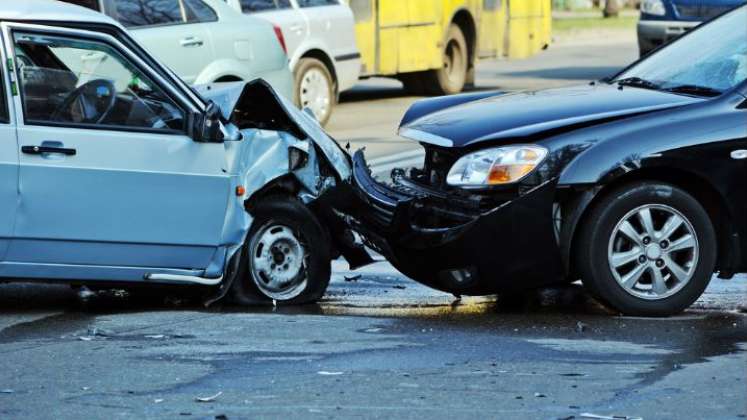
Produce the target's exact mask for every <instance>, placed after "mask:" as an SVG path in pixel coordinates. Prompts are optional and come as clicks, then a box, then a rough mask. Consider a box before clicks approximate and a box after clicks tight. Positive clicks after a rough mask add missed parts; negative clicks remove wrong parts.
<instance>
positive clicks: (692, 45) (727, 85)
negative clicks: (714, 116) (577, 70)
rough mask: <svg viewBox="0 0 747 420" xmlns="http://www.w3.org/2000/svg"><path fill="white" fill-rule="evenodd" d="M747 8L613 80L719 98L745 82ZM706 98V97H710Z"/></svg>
mask: <svg viewBox="0 0 747 420" xmlns="http://www.w3.org/2000/svg"><path fill="white" fill-rule="evenodd" d="M745 22H747V6H745V7H741V8H739V9H737V10H735V11H733V12H731V13H729V14H726V15H724V16H722V17H720V18H718V19H716V20H715V21H712V22H711V23H708V24H706V25H704V26H702V27H700V28H699V29H697V30H695V31H693V32H691V33H689V34H688V35H685V36H683V37H682V38H680V39H679V40H678V41H675V42H674V43H672V44H669V45H668V46H666V47H664V48H662V49H660V50H658V51H657V52H655V53H653V54H652V55H651V56H649V57H648V58H646V59H644V60H643V61H641V62H639V63H638V64H636V65H635V66H633V67H631V68H630V69H629V70H627V71H625V72H624V73H622V74H621V75H619V76H618V77H617V78H616V80H617V81H619V80H623V79H629V80H631V79H632V80H636V79H638V80H640V79H642V80H644V81H647V82H650V83H652V84H653V85H652V86H657V87H659V88H660V89H664V90H671V91H674V92H684V93H687V92H691V93H695V94H697V93H698V92H702V93H704V94H707V93H709V92H708V91H709V90H710V91H712V93H713V94H718V93H719V92H723V91H726V90H729V89H731V88H732V87H735V86H737V85H739V84H740V83H742V82H744V81H745V80H746V79H747V25H745ZM713 94H711V95H707V96H713Z"/></svg>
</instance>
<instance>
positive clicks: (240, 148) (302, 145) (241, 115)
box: [199, 80, 351, 276]
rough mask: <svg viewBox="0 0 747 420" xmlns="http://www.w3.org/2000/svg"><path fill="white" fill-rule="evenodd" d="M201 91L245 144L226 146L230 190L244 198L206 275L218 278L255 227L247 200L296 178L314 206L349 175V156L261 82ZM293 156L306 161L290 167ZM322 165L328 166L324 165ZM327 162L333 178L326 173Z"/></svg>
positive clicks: (236, 203) (232, 210)
mask: <svg viewBox="0 0 747 420" xmlns="http://www.w3.org/2000/svg"><path fill="white" fill-rule="evenodd" d="M199 91H200V92H201V93H202V94H203V95H204V96H206V97H207V98H209V99H210V100H212V101H214V102H215V103H216V104H217V105H218V106H219V107H220V109H221V112H222V113H223V117H224V118H225V119H227V120H228V121H229V123H232V124H235V125H236V126H237V127H238V128H239V130H240V132H241V134H242V140H241V141H226V142H225V143H224V147H225V149H226V172H228V173H229V174H230V175H231V176H232V183H231V188H232V190H235V189H236V187H238V186H243V187H244V189H245V194H244V196H243V197H240V198H237V197H232V199H230V200H229V203H228V208H227V211H226V219H225V223H224V226H223V232H222V234H221V238H222V247H221V248H220V249H219V251H218V252H217V253H216V255H215V256H214V258H213V260H212V262H211V264H210V266H209V267H208V270H206V273H205V275H206V276H210V275H219V274H220V273H222V271H223V268H224V267H225V265H226V261H227V260H228V259H230V258H231V257H232V256H233V255H234V254H235V253H236V252H237V251H238V250H239V249H240V248H241V246H242V245H243V243H244V241H245V239H246V235H247V233H248V232H249V229H250V227H251V224H252V220H253V219H252V216H251V214H250V213H249V212H247V211H246V208H245V200H251V198H252V197H253V196H254V195H255V194H256V193H257V192H258V191H260V190H262V189H263V188H265V187H266V186H267V185H269V184H271V183H272V182H273V181H276V180H278V179H280V178H282V177H286V176H288V175H292V176H293V178H294V179H295V180H297V181H298V185H300V186H301V188H300V190H299V191H297V193H296V195H297V197H298V198H299V200H301V201H302V202H304V203H306V204H310V203H312V202H314V201H315V200H317V199H318V198H319V197H320V195H322V194H323V193H324V192H326V191H328V190H329V189H331V188H332V187H334V186H336V185H338V183H339V182H340V181H342V180H347V179H349V178H350V176H351V169H350V164H349V161H348V157H347V155H346V154H345V152H343V151H342V149H340V147H339V146H338V145H337V143H336V142H335V141H334V140H333V139H331V138H330V137H329V136H328V135H327V134H326V133H325V132H324V131H323V130H322V129H321V127H320V126H319V124H318V123H317V122H316V121H315V120H314V119H313V118H311V117H310V116H309V115H307V114H306V113H304V112H301V111H299V110H297V109H296V108H295V107H294V106H293V105H292V104H291V103H290V102H288V101H287V100H285V99H284V98H282V97H281V96H279V95H277V94H276V93H275V92H274V91H273V90H272V88H271V87H269V85H267V84H266V83H265V82H264V81H262V80H256V81H253V82H250V83H247V84H244V83H231V84H223V85H208V86H202V87H200V88H199ZM291 153H296V154H299V155H300V156H302V159H300V160H299V161H298V162H296V165H297V167H294V168H291ZM322 161H324V162H322ZM325 163H328V164H329V165H328V166H331V167H332V168H333V169H334V174H331V173H330V174H326V175H323V174H322V169H321V168H322V165H324V164H325Z"/></svg>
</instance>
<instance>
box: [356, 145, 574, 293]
mask: <svg viewBox="0 0 747 420" xmlns="http://www.w3.org/2000/svg"><path fill="white" fill-rule="evenodd" d="M555 188H556V182H555V181H549V182H546V183H544V184H542V185H539V186H537V187H535V188H532V189H530V190H528V191H527V192H525V193H523V194H520V195H518V196H517V197H516V198H514V199H511V200H507V201H505V202H502V203H500V204H498V205H497V206H496V207H494V208H492V209H489V210H484V209H482V210H481V209H479V208H477V207H475V206H473V203H472V202H470V200H469V199H468V198H465V197H463V196H462V197H458V198H457V197H454V196H450V195H448V194H446V193H443V192H440V191H436V190H432V189H429V188H428V187H424V186H418V185H415V184H413V183H407V181H404V183H403V184H400V185H399V186H397V187H396V188H394V187H391V186H388V185H384V184H381V183H378V182H377V181H376V180H374V179H373V178H372V176H371V174H370V171H369V169H368V167H367V165H366V162H365V159H364V157H363V154H362V153H361V152H357V153H356V154H355V156H354V157H353V189H354V192H355V196H356V200H358V203H357V205H355V206H353V207H355V208H357V211H354V212H353V215H352V216H351V217H350V224H351V226H352V227H353V228H354V229H355V230H356V231H358V233H360V234H361V235H362V236H363V237H364V238H366V240H367V242H368V243H369V245H370V246H371V247H373V248H375V249H376V250H377V251H379V252H381V253H382V254H383V255H384V256H386V257H387V259H388V260H389V261H390V262H391V263H392V264H393V265H394V266H395V267H396V268H397V269H398V270H400V271H401V272H402V273H404V274H405V275H407V276H408V277H410V278H412V279H414V280H416V281H418V282H420V283H423V284H425V285H427V286H430V287H433V288H436V289H439V290H443V291H446V292H450V293H454V294H460V295H461V294H464V295H485V294H492V293H497V292H501V291H506V290H513V289H525V288H531V287H537V286H540V285H543V284H550V283H555V282H557V281H559V280H561V278H562V274H563V269H562V263H561V257H560V250H559V247H558V245H557V241H556V239H555V231H554V224H553V217H552V215H553V199H554V196H555ZM470 207H472V208H470Z"/></svg>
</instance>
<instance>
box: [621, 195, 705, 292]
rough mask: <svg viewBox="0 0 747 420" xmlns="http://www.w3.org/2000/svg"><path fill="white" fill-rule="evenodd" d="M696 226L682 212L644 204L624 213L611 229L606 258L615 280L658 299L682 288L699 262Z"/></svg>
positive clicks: (626, 288) (634, 290)
mask: <svg viewBox="0 0 747 420" xmlns="http://www.w3.org/2000/svg"><path fill="white" fill-rule="evenodd" d="M699 255H700V248H699V244H698V238H697V235H696V233H695V228H694V227H693V225H692V224H691V223H690V221H689V220H687V218H685V216H684V215H682V213H680V212H679V211H677V210H676V209H674V208H672V207H670V206H666V205H661V204H647V205H643V206H640V207H638V208H636V209H634V210H632V211H630V212H629V213H628V214H626V215H625V216H624V217H623V218H622V219H621V220H620V221H619V222H618V223H617V226H615V228H614V229H613V231H612V235H611V236H610V240H609V246H608V253H607V257H608V262H609V266H610V269H611V271H612V275H613V277H614V278H615V280H616V281H617V282H618V284H619V285H620V286H621V287H622V288H623V289H624V290H625V291H626V292H628V293H630V294H631V295H633V296H635V297H638V298H641V299H646V300H660V299H665V298H667V297H669V296H672V295H674V294H675V293H677V292H679V291H680V290H682V288H683V287H685V285H686V284H688V283H689V282H690V280H692V278H693V276H694V274H695V269H696V268H697V266H698V258H699Z"/></svg>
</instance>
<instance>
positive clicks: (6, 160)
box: [0, 55, 18, 261]
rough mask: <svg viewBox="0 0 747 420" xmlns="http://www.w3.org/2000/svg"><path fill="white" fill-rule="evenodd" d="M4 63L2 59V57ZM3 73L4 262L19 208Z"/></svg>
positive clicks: (0, 250)
mask: <svg viewBox="0 0 747 420" xmlns="http://www.w3.org/2000/svg"><path fill="white" fill-rule="evenodd" d="M2 61H3V62H5V56H4V55H2ZM7 82H8V80H7V79H6V70H5V67H4V66H3V67H2V68H0V261H3V260H5V254H6V251H7V250H8V245H9V244H10V241H11V238H12V236H13V224H14V222H15V216H16V209H17V207H18V143H17V141H16V127H15V123H14V118H13V114H12V107H10V106H8V104H9V103H10V102H9V100H10V98H12V97H11V96H10V95H9V94H8V93H9V91H10V90H9V89H7V86H8V85H7Z"/></svg>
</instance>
